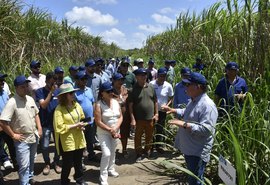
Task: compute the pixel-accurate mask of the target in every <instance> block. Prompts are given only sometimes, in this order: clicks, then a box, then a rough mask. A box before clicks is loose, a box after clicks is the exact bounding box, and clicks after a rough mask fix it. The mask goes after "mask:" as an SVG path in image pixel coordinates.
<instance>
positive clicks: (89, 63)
mask: <svg viewBox="0 0 270 185" xmlns="http://www.w3.org/2000/svg"><path fill="white" fill-rule="evenodd" d="M95 64H96V63H95V61H94V60H93V59H89V60H87V61H86V62H85V67H92V66H94V65H95Z"/></svg>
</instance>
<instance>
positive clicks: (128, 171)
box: [3, 140, 179, 185]
mask: <svg viewBox="0 0 270 185" xmlns="http://www.w3.org/2000/svg"><path fill="white" fill-rule="evenodd" d="M133 146H134V145H133V140H129V144H128V151H129V154H130V156H129V158H128V159H125V158H124V157H122V156H121V154H120V153H119V152H120V151H121V144H120V142H119V144H118V147H117V148H118V151H119V152H117V161H116V170H117V172H118V173H119V174H120V176H119V177H118V178H113V177H109V179H108V182H109V184H110V185H141V184H145V185H146V184H148V185H150V184H155V185H156V184H157V185H161V184H179V183H178V182H176V179H174V178H170V177H167V176H159V175H158V173H156V172H161V171H162V170H161V169H160V167H159V166H157V165H156V163H158V162H159V161H161V160H164V159H165V158H166V159H169V158H170V159H172V158H174V156H173V155H172V154H171V152H165V153H164V154H157V153H155V155H156V157H157V158H156V159H154V160H148V159H144V160H143V161H142V162H139V163H135V153H134V149H133V148H134V147H133ZM98 155H99V156H101V153H100V151H98ZM52 157H53V154H52V153H51V159H52ZM85 164H86V171H85V173H84V175H85V180H86V181H87V182H89V184H98V183H99V181H98V179H99V164H97V163H90V162H88V161H85ZM43 167H44V164H43V159H42V154H41V153H39V154H38V155H37V158H36V163H35V178H34V179H35V180H36V181H37V184H38V185H59V184H60V174H56V173H55V171H54V170H52V169H51V171H50V174H49V175H47V176H44V175H43V174H42V169H43ZM3 172H4V174H5V177H4V179H5V181H6V184H7V185H17V184H19V181H18V174H17V172H11V171H7V170H4V171H3ZM73 174H74V171H73V169H72V171H71V173H70V179H71V182H72V183H71V184H75V182H74V180H73V177H72V175H73Z"/></svg>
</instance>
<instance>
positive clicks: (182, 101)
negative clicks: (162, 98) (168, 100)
mask: <svg viewBox="0 0 270 185" xmlns="http://www.w3.org/2000/svg"><path fill="white" fill-rule="evenodd" d="M189 101H190V97H189V96H188V95H187V93H186V87H185V86H184V84H183V82H179V83H177V84H176V85H175V88H174V98H173V107H174V108H184V107H186V105H187V104H188V102H189Z"/></svg>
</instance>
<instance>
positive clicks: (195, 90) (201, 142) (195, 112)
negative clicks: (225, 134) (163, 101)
mask: <svg viewBox="0 0 270 185" xmlns="http://www.w3.org/2000/svg"><path fill="white" fill-rule="evenodd" d="M183 82H184V83H185V84H186V86H187V94H188V95H189V96H190V98H191V101H190V102H189V103H188V104H187V107H186V108H183V109H172V108H170V107H168V106H166V107H165V106H164V109H165V110H167V111H168V112H167V113H172V112H173V113H177V115H179V116H181V117H183V119H181V120H179V119H172V120H170V121H169V124H173V125H177V126H178V127H179V130H178V133H177V136H176V138H178V139H177V140H176V141H175V147H176V148H177V149H179V150H181V152H182V153H183V154H184V157H185V161H186V163H187V168H188V170H190V171H191V172H192V173H193V174H195V175H196V176H197V177H199V178H200V180H201V181H204V177H203V174H204V170H205V167H206V164H207V162H209V160H210V153H211V149H212V146H213V142H214V134H215V126H216V121H217V117H218V112H217V108H216V105H215V103H214V102H213V101H212V100H211V99H210V98H209V97H208V95H207V93H206V91H207V80H206V79H205V77H204V76H203V75H202V74H200V73H197V72H192V73H191V74H190V76H189V78H188V79H183ZM201 181H198V180H197V179H195V178H194V177H191V176H189V178H188V182H189V184H192V185H193V184H203V183H202V182H201Z"/></svg>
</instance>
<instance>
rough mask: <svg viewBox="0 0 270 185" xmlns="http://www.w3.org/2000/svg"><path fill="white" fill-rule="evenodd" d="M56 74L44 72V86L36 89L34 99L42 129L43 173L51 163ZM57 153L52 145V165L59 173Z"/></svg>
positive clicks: (55, 104) (48, 171)
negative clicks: (50, 149) (52, 150)
mask: <svg viewBox="0 0 270 185" xmlns="http://www.w3.org/2000/svg"><path fill="white" fill-rule="evenodd" d="M56 80H57V78H56V76H55V73H54V72H49V73H47V74H46V86H45V87H42V88H40V89H38V90H37V91H36V100H37V101H38V103H39V105H40V108H39V116H40V121H41V126H42V131H43V137H42V138H41V149H42V156H43V159H44V162H45V167H44V168H43V174H44V175H48V174H49V173H50V168H51V163H50V156H49V145H50V140H51V135H52V134H53V135H54V129H53V114H54V110H55V108H56V106H57V105H58V101H57V93H58V87H57V85H56ZM59 159H60V157H59V155H58V154H57V152H56V149H55V147H54V159H53V167H54V170H55V172H56V173H57V174H60V173H61V167H60V166H59Z"/></svg>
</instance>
